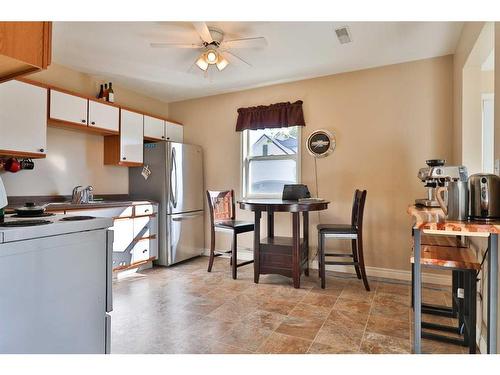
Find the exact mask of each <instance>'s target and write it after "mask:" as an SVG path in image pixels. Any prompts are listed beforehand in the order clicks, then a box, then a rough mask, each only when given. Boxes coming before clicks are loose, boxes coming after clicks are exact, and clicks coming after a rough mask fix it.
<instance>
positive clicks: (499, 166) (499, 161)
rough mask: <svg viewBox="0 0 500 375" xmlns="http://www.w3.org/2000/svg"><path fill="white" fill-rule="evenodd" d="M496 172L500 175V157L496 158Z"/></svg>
mask: <svg viewBox="0 0 500 375" xmlns="http://www.w3.org/2000/svg"><path fill="white" fill-rule="evenodd" d="M495 174H496V175H497V176H500V159H495Z"/></svg>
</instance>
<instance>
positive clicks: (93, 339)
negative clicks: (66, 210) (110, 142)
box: [0, 215, 113, 354]
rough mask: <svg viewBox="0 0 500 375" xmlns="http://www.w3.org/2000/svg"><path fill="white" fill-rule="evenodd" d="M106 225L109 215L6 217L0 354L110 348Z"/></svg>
mask: <svg viewBox="0 0 500 375" xmlns="http://www.w3.org/2000/svg"><path fill="white" fill-rule="evenodd" d="M30 223H31V224H37V225H33V226H28V224H30ZM2 225H3V226H2ZM12 225H14V226H12ZM112 225H113V222H112V219H111V218H98V217H75V216H71V215H49V216H47V215H44V216H43V217H38V218H33V217H30V218H19V217H16V216H15V215H6V216H5V219H4V223H0V285H2V288H0V301H2V303H0V332H1V333H2V334H1V335H0V353H11V354H14V353H16V354H17V353H25V354H38V353H52V354H61V353H73V354H83V353H109V352H110V342H111V341H110V340H111V316H110V315H109V314H107V312H110V311H111V310H112V271H111V268H112V253H113V231H112V230H108V228H109V227H111V226H112Z"/></svg>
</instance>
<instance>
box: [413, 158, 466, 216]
mask: <svg viewBox="0 0 500 375" xmlns="http://www.w3.org/2000/svg"><path fill="white" fill-rule="evenodd" d="M445 163H446V160H442V159H431V160H426V161H425V164H427V167H426V168H420V170H419V171H418V175H417V177H418V178H419V180H420V181H422V182H423V183H424V186H425V187H426V189H427V197H426V198H422V199H415V204H416V205H419V206H425V207H440V205H439V202H438V200H437V198H436V194H437V189H438V188H439V187H446V186H448V183H449V182H450V181H467V177H468V176H467V168H466V167H464V166H463V165H459V166H455V165H453V166H451V165H445Z"/></svg>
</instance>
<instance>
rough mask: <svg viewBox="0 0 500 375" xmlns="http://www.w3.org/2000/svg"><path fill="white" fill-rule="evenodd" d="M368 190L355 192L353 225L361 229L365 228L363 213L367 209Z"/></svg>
mask: <svg viewBox="0 0 500 375" xmlns="http://www.w3.org/2000/svg"><path fill="white" fill-rule="evenodd" d="M365 201H366V190H358V189H356V191H355V192H354V199H353V202H352V214H351V225H353V226H355V227H357V228H358V229H359V230H360V231H361V229H362V228H363V213H364V211H365Z"/></svg>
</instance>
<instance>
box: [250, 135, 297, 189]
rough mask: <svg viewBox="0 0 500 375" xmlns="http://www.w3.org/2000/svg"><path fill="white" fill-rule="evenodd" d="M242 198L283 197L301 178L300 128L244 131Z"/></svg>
mask: <svg viewBox="0 0 500 375" xmlns="http://www.w3.org/2000/svg"><path fill="white" fill-rule="evenodd" d="M242 146H243V147H242V171H243V174H242V179H243V181H242V182H243V183H242V186H243V196H244V197H246V198H251V197H261V198H262V197H263V198H275V197H281V193H282V191H283V185H285V184H295V183H298V182H299V179H300V127H299V126H293V127H288V128H278V129H260V130H244V131H243V132H242Z"/></svg>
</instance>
